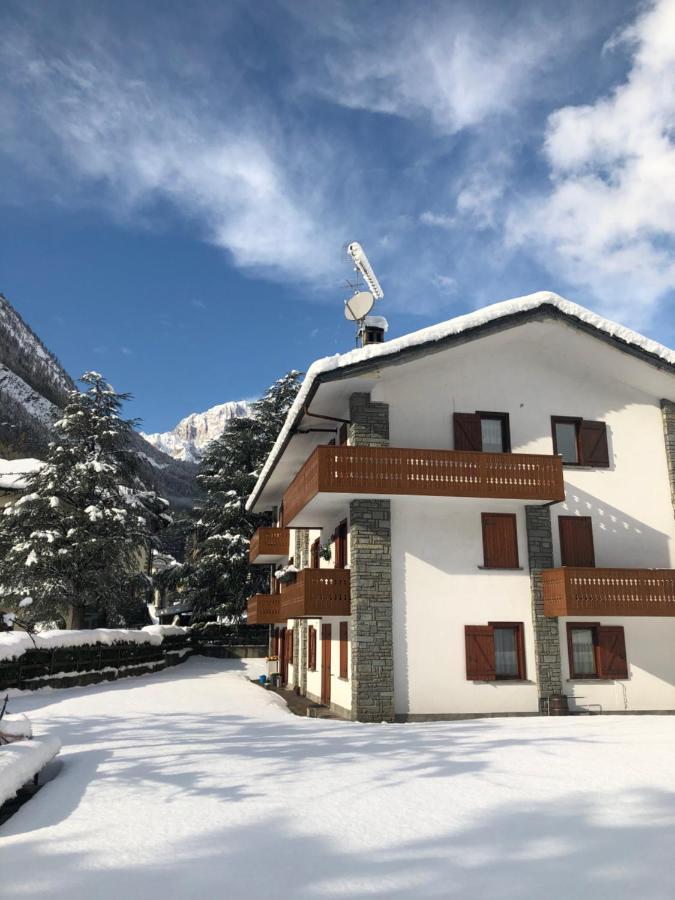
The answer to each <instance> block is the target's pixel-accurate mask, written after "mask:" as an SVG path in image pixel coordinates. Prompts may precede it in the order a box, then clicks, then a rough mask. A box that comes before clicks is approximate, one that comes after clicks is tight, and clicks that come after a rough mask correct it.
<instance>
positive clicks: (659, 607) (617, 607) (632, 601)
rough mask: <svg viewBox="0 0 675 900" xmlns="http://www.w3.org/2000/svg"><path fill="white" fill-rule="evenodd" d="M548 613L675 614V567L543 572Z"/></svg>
mask: <svg viewBox="0 0 675 900" xmlns="http://www.w3.org/2000/svg"><path fill="white" fill-rule="evenodd" d="M542 581H543V589H544V615H547V616H675V569H581V568H573V567H567V566H565V567H563V568H561V569H545V570H544V571H543V572H542Z"/></svg>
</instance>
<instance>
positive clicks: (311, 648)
mask: <svg viewBox="0 0 675 900" xmlns="http://www.w3.org/2000/svg"><path fill="white" fill-rule="evenodd" d="M307 644H308V647H307V668H308V669H311V670H312V671H314V670H315V669H316V628H315V627H314V626H313V625H310V626H309V628H308V629H307Z"/></svg>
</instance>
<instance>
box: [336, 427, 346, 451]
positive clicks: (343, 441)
mask: <svg viewBox="0 0 675 900" xmlns="http://www.w3.org/2000/svg"><path fill="white" fill-rule="evenodd" d="M346 443H347V424H346V423H344V424H343V425H340V430H339V431H338V444H339V445H340V446H342V445H343V444H346Z"/></svg>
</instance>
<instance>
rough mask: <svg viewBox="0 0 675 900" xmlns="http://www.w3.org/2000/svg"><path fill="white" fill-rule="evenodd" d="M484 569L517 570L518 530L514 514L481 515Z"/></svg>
mask: <svg viewBox="0 0 675 900" xmlns="http://www.w3.org/2000/svg"><path fill="white" fill-rule="evenodd" d="M481 521H482V526H483V567H484V568H485V569H517V568H519V566H518V528H517V524H516V517H515V515H514V514H513V513H481Z"/></svg>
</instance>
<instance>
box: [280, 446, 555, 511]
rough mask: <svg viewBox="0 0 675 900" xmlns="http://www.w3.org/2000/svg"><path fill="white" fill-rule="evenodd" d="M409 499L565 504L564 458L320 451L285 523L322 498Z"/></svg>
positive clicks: (305, 470) (299, 481)
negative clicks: (335, 495)
mask: <svg viewBox="0 0 675 900" xmlns="http://www.w3.org/2000/svg"><path fill="white" fill-rule="evenodd" d="M323 492H327V493H345V494H408V495H416V496H433V497H485V498H490V499H505V500H539V501H547V500H554V501H558V500H564V499H565V487H564V483H563V470H562V461H561V458H560V457H559V456H545V455H543V454H531V453H479V452H476V451H469V450H467V451H464V450H406V449H400V448H397V447H349V446H342V447H331V446H321V447H317V448H316V449H315V450H314V452H313V453H312V455H311V456H310V457H309V459H308V460H307V462H306V463H305V464H304V466H303V467H302V469H300V471H299V472H298V474H297V475H296V477H295V479H294V480H293V481H292V482H291V484H290V486H289V487H288V490H287V491H286V493H285V494H284V513H285V517H286V518H285V521H286V522H288V523H290V522H292V521H293V519H294V517H295V516H296V515H297V514H298V513H299V512H300V511H301V510H302V509H303V508H304V507H305V506H306V505H307V503H309V501H310V500H311V499H312V498H313V497H315V496H316V495H317V494H319V493H323Z"/></svg>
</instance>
